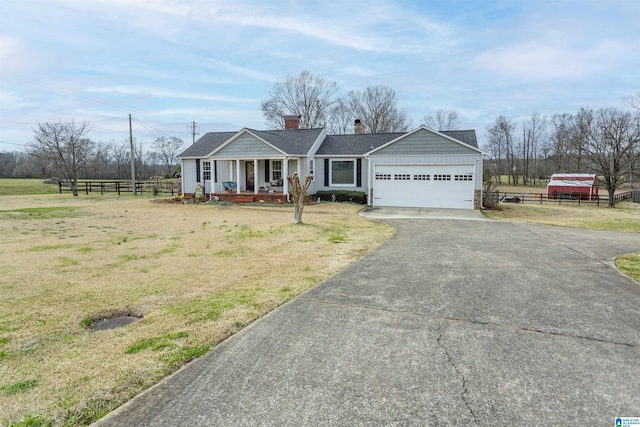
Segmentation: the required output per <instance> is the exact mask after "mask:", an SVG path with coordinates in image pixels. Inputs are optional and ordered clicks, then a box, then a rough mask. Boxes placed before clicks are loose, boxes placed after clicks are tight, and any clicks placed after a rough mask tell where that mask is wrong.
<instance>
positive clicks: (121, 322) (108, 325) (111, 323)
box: [93, 316, 139, 331]
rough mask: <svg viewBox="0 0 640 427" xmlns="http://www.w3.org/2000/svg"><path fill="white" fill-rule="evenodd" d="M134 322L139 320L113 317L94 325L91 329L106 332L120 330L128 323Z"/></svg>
mask: <svg viewBox="0 0 640 427" xmlns="http://www.w3.org/2000/svg"><path fill="white" fill-rule="evenodd" d="M136 320H139V318H138V317H133V316H122V317H114V318H113V319H105V320H101V321H99V322H98V323H96V325H95V326H94V327H93V330H94V331H106V330H107V329H116V328H121V327H123V326H127V325H128V324H129V323H133V322H135V321H136Z"/></svg>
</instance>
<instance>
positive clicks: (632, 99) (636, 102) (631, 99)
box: [622, 92, 640, 110]
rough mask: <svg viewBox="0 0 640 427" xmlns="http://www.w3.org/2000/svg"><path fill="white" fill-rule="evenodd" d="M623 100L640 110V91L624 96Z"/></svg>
mask: <svg viewBox="0 0 640 427" xmlns="http://www.w3.org/2000/svg"><path fill="white" fill-rule="evenodd" d="M622 101H623V102H624V103H625V104H627V105H628V106H629V107H631V108H635V109H636V110H640V92H636V93H635V94H634V95H631V96H627V97H624V98H622Z"/></svg>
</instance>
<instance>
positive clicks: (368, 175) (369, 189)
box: [364, 153, 373, 206]
mask: <svg viewBox="0 0 640 427" xmlns="http://www.w3.org/2000/svg"><path fill="white" fill-rule="evenodd" d="M364 158H365V160H366V161H367V206H373V197H372V194H371V173H372V170H371V159H370V158H369V153H365V154H364Z"/></svg>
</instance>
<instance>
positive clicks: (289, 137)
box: [178, 129, 322, 158]
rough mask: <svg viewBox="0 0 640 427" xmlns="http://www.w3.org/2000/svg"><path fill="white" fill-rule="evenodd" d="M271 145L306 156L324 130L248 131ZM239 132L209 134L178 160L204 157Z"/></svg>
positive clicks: (293, 153) (289, 152) (288, 152)
mask: <svg viewBox="0 0 640 427" xmlns="http://www.w3.org/2000/svg"><path fill="white" fill-rule="evenodd" d="M247 130H248V131H250V132H251V133H253V134H254V135H256V136H258V137H259V138H262V139H264V140H265V141H267V142H268V143H269V144H271V145H273V146H274V147H276V148H279V149H280V150H282V151H283V152H285V153H287V154H292V155H306V154H308V153H309V150H310V149H311V146H312V145H313V143H314V142H315V141H316V140H317V139H318V136H319V135H320V132H322V129H287V130H267V131H264V130H255V129H247ZM237 133H238V132H208V133H206V134H204V135H203V136H202V138H200V139H198V140H197V141H196V142H195V144H193V145H192V146H191V147H189V148H187V149H186V150H184V151H183V152H182V153H181V154H180V155H179V156H178V158H183V157H204V156H206V155H208V154H209V153H211V152H212V151H213V150H215V149H216V148H218V147H219V146H221V145H222V144H224V143H225V142H226V141H228V140H229V138H231V137H233V136H235V135H236V134H237Z"/></svg>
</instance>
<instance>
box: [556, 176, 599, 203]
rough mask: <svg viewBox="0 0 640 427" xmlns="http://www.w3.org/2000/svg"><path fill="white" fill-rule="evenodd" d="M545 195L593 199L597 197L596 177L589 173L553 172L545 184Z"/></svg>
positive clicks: (557, 197) (560, 197) (561, 197)
mask: <svg viewBox="0 0 640 427" xmlns="http://www.w3.org/2000/svg"><path fill="white" fill-rule="evenodd" d="M547 197H548V198H549V199H576V200H577V199H581V200H594V199H596V198H597V197H598V177H597V175H595V174H589V173H554V174H553V175H552V176H551V181H549V184H547Z"/></svg>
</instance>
